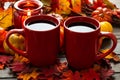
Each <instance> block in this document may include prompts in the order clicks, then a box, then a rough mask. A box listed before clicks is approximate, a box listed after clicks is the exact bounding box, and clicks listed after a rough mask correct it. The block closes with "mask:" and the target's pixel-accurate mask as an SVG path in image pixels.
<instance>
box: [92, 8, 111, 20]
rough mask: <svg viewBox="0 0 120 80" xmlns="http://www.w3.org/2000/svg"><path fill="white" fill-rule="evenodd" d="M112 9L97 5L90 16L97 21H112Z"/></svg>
mask: <svg viewBox="0 0 120 80" xmlns="http://www.w3.org/2000/svg"><path fill="white" fill-rule="evenodd" d="M111 16H112V10H111V9H109V8H102V7H98V8H97V9H96V10H95V11H93V12H92V17H93V18H95V19H97V20H98V21H100V22H102V21H108V22H111V21H112V17H111Z"/></svg>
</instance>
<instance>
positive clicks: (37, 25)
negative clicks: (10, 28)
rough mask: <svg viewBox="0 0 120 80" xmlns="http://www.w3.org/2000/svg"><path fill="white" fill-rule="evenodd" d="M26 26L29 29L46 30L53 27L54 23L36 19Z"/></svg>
mask: <svg viewBox="0 0 120 80" xmlns="http://www.w3.org/2000/svg"><path fill="white" fill-rule="evenodd" d="M26 26H27V28H28V29H31V30H35V31H46V30H51V29H54V28H55V26H56V25H55V24H54V23H53V22H50V21H47V20H38V21H34V22H31V23H28V24H27V25H26Z"/></svg>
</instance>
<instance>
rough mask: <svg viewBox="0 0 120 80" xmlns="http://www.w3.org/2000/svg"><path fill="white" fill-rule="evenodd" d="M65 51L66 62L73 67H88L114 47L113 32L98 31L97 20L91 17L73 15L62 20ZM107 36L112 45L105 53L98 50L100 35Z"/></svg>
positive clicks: (114, 38) (115, 41) (115, 42)
mask: <svg viewBox="0 0 120 80" xmlns="http://www.w3.org/2000/svg"><path fill="white" fill-rule="evenodd" d="M64 28H65V29H64V30H65V32H64V34H65V37H64V39H65V52H66V58H67V60H68V64H69V65H70V66H71V67H73V68H75V69H78V70H80V69H85V68H90V67H91V66H92V65H93V64H94V63H95V62H96V61H97V60H100V59H102V58H104V57H105V56H107V55H108V54H110V53H111V52H112V51H113V50H114V49H115V47H116V44H117V39H116V37H115V35H114V34H112V33H108V32H104V33H102V32H100V25H99V22H98V21H97V20H95V19H93V18H91V17H82V16H74V17H70V18H68V19H66V20H65V22H64ZM103 36H104V37H108V38H110V39H111V40H112V42H113V45H112V47H111V48H110V49H109V51H107V52H106V53H101V54H100V55H97V54H98V53H100V52H99V48H100V44H99V40H100V38H101V37H103Z"/></svg>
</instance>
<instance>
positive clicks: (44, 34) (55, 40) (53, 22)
mask: <svg viewBox="0 0 120 80" xmlns="http://www.w3.org/2000/svg"><path fill="white" fill-rule="evenodd" d="M23 26H24V27H23V29H12V30H10V31H9V32H8V33H7V36H6V39H5V41H6V43H7V45H8V46H9V47H10V48H11V49H12V50H13V51H15V52H17V53H18V54H20V55H22V56H25V57H27V58H28V59H29V60H30V62H31V63H32V64H33V65H35V66H48V65H51V64H54V63H55V62H56V58H57V54H58V53H59V49H60V44H59V43H60V39H59V35H60V32H59V31H60V27H59V26H60V21H59V20H58V19H56V18H55V17H52V16H48V15H36V16H31V17H29V18H28V19H26V20H25V21H24V24H23ZM14 33H18V34H21V35H23V36H24V37H25V45H26V51H22V50H19V49H17V48H15V47H14V46H13V45H12V44H11V43H10V42H9V40H8V39H9V37H10V35H11V34H14Z"/></svg>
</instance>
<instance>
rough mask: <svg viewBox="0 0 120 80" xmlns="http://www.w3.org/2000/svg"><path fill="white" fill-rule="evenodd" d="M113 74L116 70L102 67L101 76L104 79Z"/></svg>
mask: <svg viewBox="0 0 120 80" xmlns="http://www.w3.org/2000/svg"><path fill="white" fill-rule="evenodd" d="M113 74H114V71H113V70H111V69H105V68H103V69H101V77H102V79H104V80H108V78H109V77H110V76H112V75H113Z"/></svg>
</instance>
